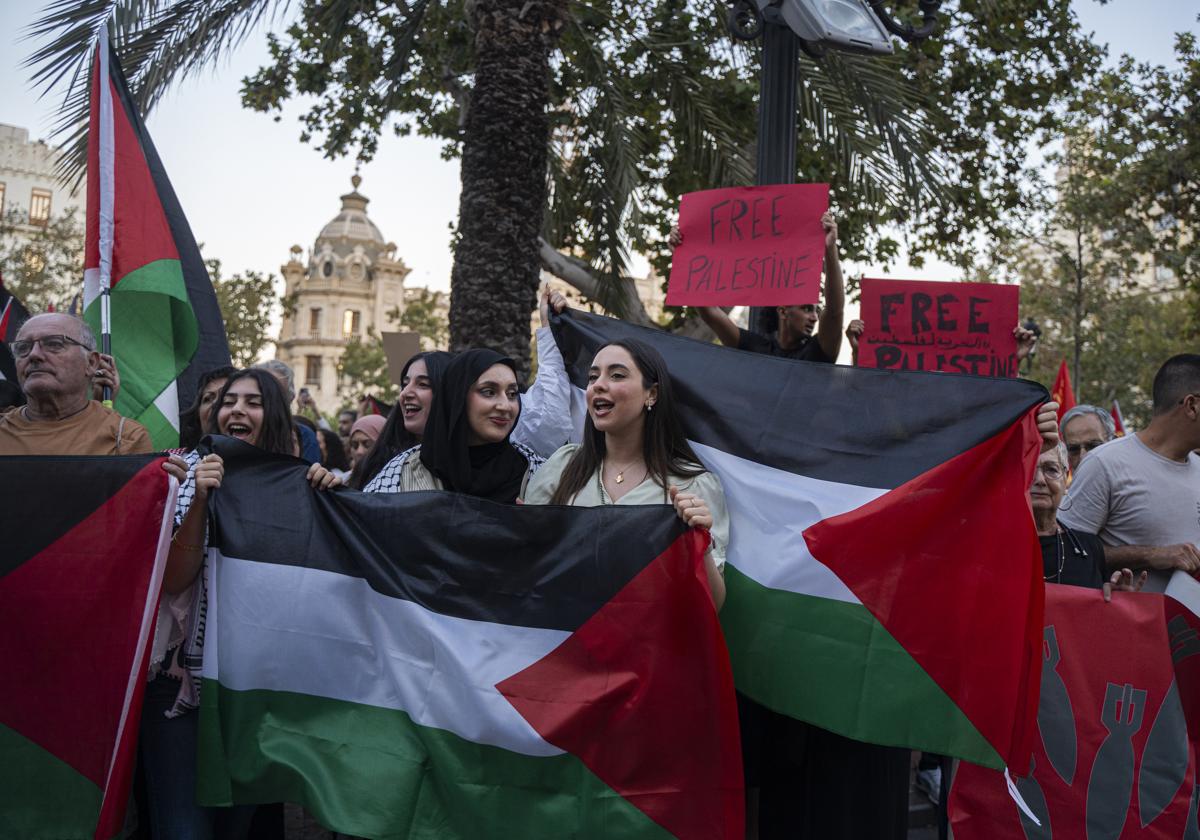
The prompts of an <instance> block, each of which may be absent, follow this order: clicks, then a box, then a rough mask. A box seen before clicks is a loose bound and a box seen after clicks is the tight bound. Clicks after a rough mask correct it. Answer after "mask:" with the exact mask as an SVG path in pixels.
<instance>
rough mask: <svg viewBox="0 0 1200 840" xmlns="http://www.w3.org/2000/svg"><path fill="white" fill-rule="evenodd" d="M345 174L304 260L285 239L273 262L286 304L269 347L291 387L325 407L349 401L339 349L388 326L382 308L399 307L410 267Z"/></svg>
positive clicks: (333, 407)
mask: <svg viewBox="0 0 1200 840" xmlns="http://www.w3.org/2000/svg"><path fill="white" fill-rule="evenodd" d="M350 182H351V184H352V185H353V187H354V188H353V190H351V191H350V192H348V193H346V194H345V195H343V196H342V209H341V211H340V212H339V213H338V214H337V215H336V216H334V217H333V219H332V220H331V221H330V222H329V224H327V225H325V227H324V228H322V230H321V233H320V234H319V235H318V236H317V240H316V242H315V243H314V244H313V247H312V251H311V252H310V253H309V256H308V261H307V263H303V262H301V261H300V256H301V254H302V253H303V251H302V249H301V248H300V246H299V245H293V246H292V253H291V259H290V260H288V262H287V264H286V265H284V266H281V271H282V272H283V279H284V283H285V285H286V288H285V292H284V294H285V298H284V299H285V301H287V302H289V303H294V306H293V307H290V308H289V310H288V311H285V312H284V316H283V324H282V326H281V327H280V330H279V341H278V342H277V347H278V351H277V355H278V358H279V359H280V360H282V361H284V362H287V363H288V364H289V365H291V366H292V369H293V370H294V371H295V372H296V391H297V392H299V390H300V389H301V388H308V390H309V393H311V394H312V396H313V399H315V400H316V403H317V407H318V408H320V410H321V411H322V412H323V413H326V414H331V413H333V412H334V411H336V410H337V409H338V408H339V407H341V406H342V405H343V404H344V403H353V402H355V401H356V399H357V397H358V395H357V394H351V393H349V392H348V391H347V390H346V388H347V387H348V386H346V385H345V384H344V383H343V382H342V381H341V378H340V376H339V375H338V362H339V360H340V359H341V356H342V350H343V349H344V348H345V346H346V343H347V342H348V341H349V340H350V339H352V338H365V337H366V335H367V331H368V330H372V331H374V333H375V334H376V335H379V334H380V333H382V332H384V331H385V330H389V329H391V328H392V326H393V324H394V321H393V320H392V319H390V318H389V317H388V313H389V312H396V311H399V312H402V311H403V310H404V278H405V277H407V276H408V273H409V272H410V271H411V269H409V267H408V266H406V265H405V264H404V261H403V260H401V259H399V258H398V257H397V256H396V245H395V244H394V243H391V242H388V241H386V240H385V239H384V237H383V234H382V233H380V231H379V228H377V227H376V226H375V223H374V222H372V221H371V219H370V217H368V216H367V203H368V199H367V197H366V196H364V195H363V194H362V193H360V192H359V191H358V187H359V184H361V183H362V179H361V178H359V176H358V175H355V176H354V177H353V178H351V179H350Z"/></svg>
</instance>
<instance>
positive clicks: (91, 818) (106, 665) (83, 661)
mask: <svg viewBox="0 0 1200 840" xmlns="http://www.w3.org/2000/svg"><path fill="white" fill-rule="evenodd" d="M162 460H163V459H162V458H158V457H155V456H150V455H147V456H126V457H122V458H82V457H81V458H46V457H43V458H25V457H8V458H0V487H7V488H17V487H19V488H20V492H10V493H7V494H6V495H5V497H4V503H3V504H2V505H0V533H3V534H4V550H3V551H0V685H3V686H4V689H3V690H2V691H0V837H20V838H22V840H34V839H35V838H47V839H48V838H53V839H54V840H64V838H91V837H97V838H108V837H113V836H116V835H117V834H118V833H119V831H120V829H121V827H122V824H123V820H124V814H125V804H126V802H127V801H128V799H129V783H130V778H131V775H132V770H133V763H134V749H135V745H136V743H137V731H138V720H139V717H140V714H141V706H142V691H143V689H144V687H145V683H146V671H147V659H148V658H149V652H150V643H151V640H152V634H153V632H154V623H155V616H156V614H157V607H158V592H159V588H160V586H161V584H162V575H163V569H164V567H165V564H166V557H167V545H168V541H169V540H170V537H171V524H172V521H173V516H174V513H175V484H174V482H173V481H171V480H170V479H168V477H167V475H166V473H164V472H163V471H162V468H161V466H160V465H161V463H162ZM64 476H69V478H68V479H67V480H64V478H63V477H64Z"/></svg>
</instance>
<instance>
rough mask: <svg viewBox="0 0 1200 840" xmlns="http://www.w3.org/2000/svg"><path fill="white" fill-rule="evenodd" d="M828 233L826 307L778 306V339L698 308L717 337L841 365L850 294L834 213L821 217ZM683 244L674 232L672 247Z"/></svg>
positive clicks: (743, 347) (719, 311) (787, 355)
mask: <svg viewBox="0 0 1200 840" xmlns="http://www.w3.org/2000/svg"><path fill="white" fill-rule="evenodd" d="M821 226H822V227H823V228H824V229H825V305H824V307H822V306H819V305H818V304H805V305H803V306H778V307H776V308H775V316H776V320H777V325H778V326H777V329H776V332H775V334H774V335H762V334H760V333H756V332H751V331H750V330H743V329H741V328H740V327H738V325H737V324H735V323H733V321H732V320H731V319H730V317H729V316H728V315H726V314H725V310H723V309H721V308H720V307H719V306H699V307H696V310H697V312H699V313H700V318H701V319H702V320H703V321H704V323H706V324H708V326H709V328H710V329H711V330H712V331H713V332H714V333H716V334H717V338H718V339H720V340H721V343H722V344H724V345H725V346H727V347H737V348H738V349H739V350H749V351H751V352H752V353H765V354H767V355H769V356H783V357H785V358H789V359H803V360H804V361H808V362H825V363H827V364H833V363H834V362H836V361H837V357H838V353H839V352H840V351H841V349H842V320H843V314H844V309H845V303H846V291H845V288H844V286H843V283H842V265H841V263H840V262H839V261H838V251H837V235H838V229H837V222H836V221H834V218H833V214H832V213H826V214H825V215H823V216H822V217H821ZM682 241H683V240H682V239H680V237H679V231H678V230H673V231H672V232H671V244H672V245H678V244H679V243H680V242H682Z"/></svg>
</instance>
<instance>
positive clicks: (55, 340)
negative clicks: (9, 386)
mask: <svg viewBox="0 0 1200 840" xmlns="http://www.w3.org/2000/svg"><path fill="white" fill-rule="evenodd" d="M35 344H40V345H42V349H43V350H45V351H46V352H47V353H51V354H54V355H58V354H59V353H61V352H63V351H64V350H66V349H67V345H68V344H74V345H75V346H76V347H82V348H83V349H84V350H87V349H88V346H87V345H86V344H84V343H83V342H82V341H76V340H75V339H73V338H71V337H70V336H69V335H43V336H41V337H40V338H22V339H20V340H18V341H14V342H13V343H12V344H10V345H8V346H9V347H10V348H12V351H13V355H14V356H16V357H17V358H18V359H24V358H25V357H26V356H28V355H29V354H30V353H32V352H33V345H35Z"/></svg>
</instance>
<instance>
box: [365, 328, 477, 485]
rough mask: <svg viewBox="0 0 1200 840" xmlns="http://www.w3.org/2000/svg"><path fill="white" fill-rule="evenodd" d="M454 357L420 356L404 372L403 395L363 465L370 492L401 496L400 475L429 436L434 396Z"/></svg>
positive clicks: (432, 353) (441, 354)
mask: <svg viewBox="0 0 1200 840" xmlns="http://www.w3.org/2000/svg"><path fill="white" fill-rule="evenodd" d="M453 358H454V357H453V356H452V355H451V354H449V353H446V352H443V351H441V350H433V351H429V352H426V353H418V354H417V355H415V356H413V357H412V358H411V359H409V360H408V361H407V362H405V364H404V369H403V370H402V371H401V372H400V396H399V397H398V398H397V399H396V405H395V407H394V408H393V409H392V411H391V413H390V414H388V418H387V422H386V423H385V424H384V426H383V431H381V432H380V433H379V439H378V440H377V441H375V446H374V447H373V448H372V449H371V452H370V454H368V455H367V457H366V459H365V460H364V461H363V463H362V469H361V471H360V473H361V477H360V479H359V480H360V481H361V486H362V489H363V490H365V491H366V492H367V493H398V492H399V491H400V485H399V480H400V472H401V470H402V469H403V468H404V462H405V461H406V460H408V457H409V454H410V453H411V451H412V449H413V448H414V447H416V446H417V444H419V443H420V442H421V438H422V437H423V436H424V435H425V424H426V423H427V422H428V421H429V411H430V409H431V408H432V407H433V396H434V393H435V392H436V390H437V387H438V385H439V384H440V383H441V380H442V376H443V374H444V373H445V371H446V367H447V365H449V364H450V360H451V359H453Z"/></svg>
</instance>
